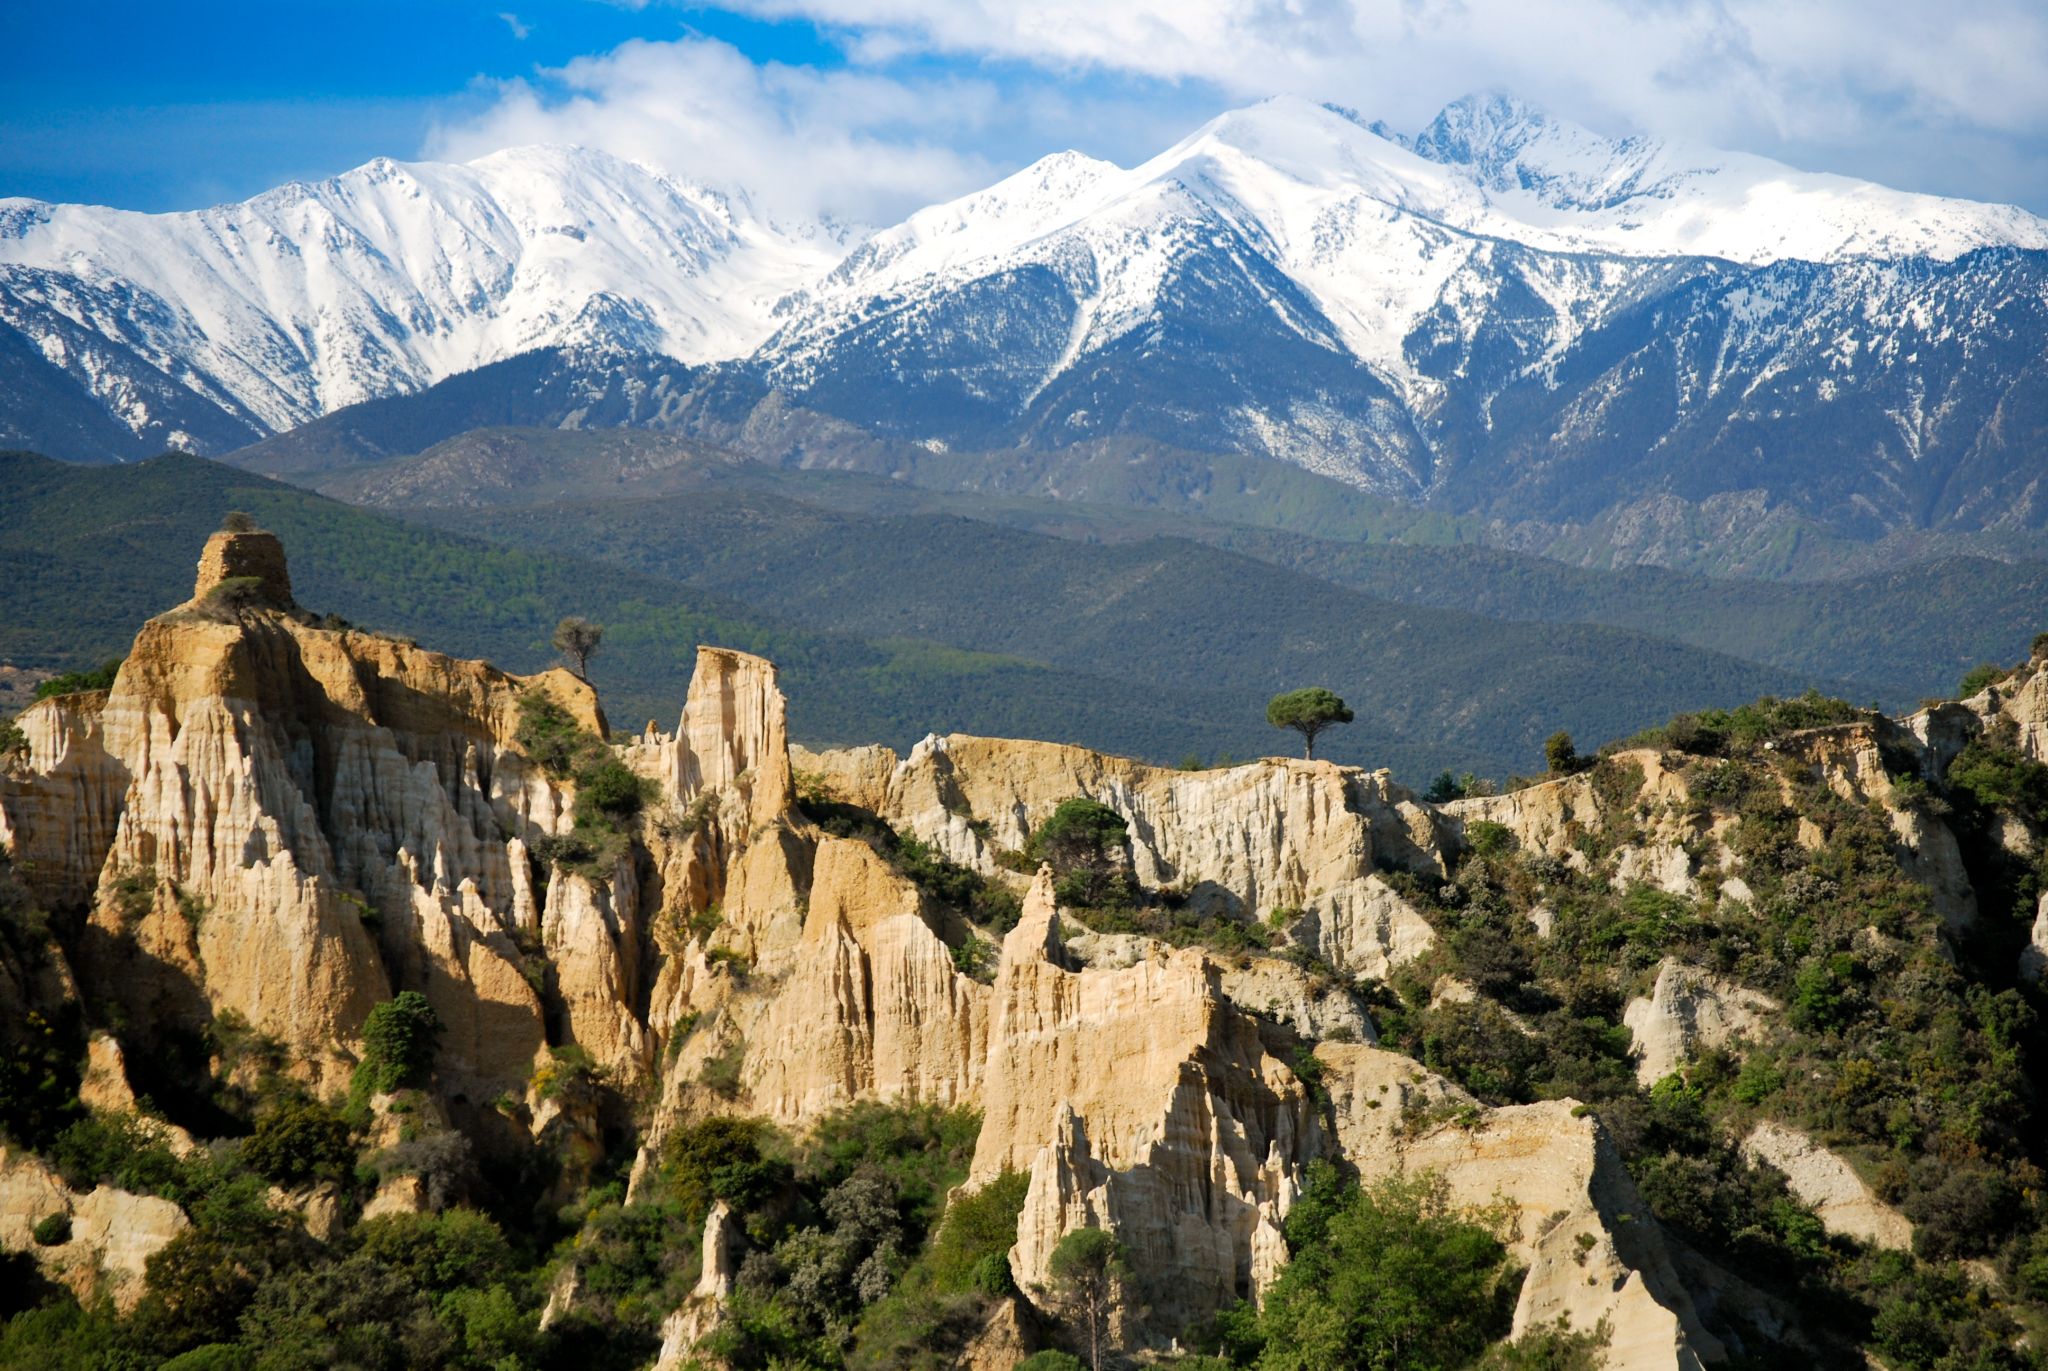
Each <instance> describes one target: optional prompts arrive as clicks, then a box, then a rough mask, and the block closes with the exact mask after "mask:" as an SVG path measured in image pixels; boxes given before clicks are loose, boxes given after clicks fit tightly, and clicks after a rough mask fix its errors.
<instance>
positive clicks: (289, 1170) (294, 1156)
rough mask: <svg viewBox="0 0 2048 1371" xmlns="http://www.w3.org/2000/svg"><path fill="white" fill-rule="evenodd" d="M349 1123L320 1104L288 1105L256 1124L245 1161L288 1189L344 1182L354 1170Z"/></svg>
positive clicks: (299, 1102) (245, 1146)
mask: <svg viewBox="0 0 2048 1371" xmlns="http://www.w3.org/2000/svg"><path fill="white" fill-rule="evenodd" d="M355 1156H356V1150H355V1138H354V1136H353V1134H352V1132H351V1130H350V1129H349V1126H348V1120H347V1119H345V1118H343V1117H342V1116H341V1114H340V1113H339V1112H338V1111H336V1110H333V1109H330V1108H328V1107H327V1106H326V1105H324V1104H322V1103H320V1102H319V1101H318V1100H312V1099H288V1100H285V1101H284V1102H282V1103H281V1104H279V1105H278V1106H277V1107H276V1108H274V1109H272V1110H271V1111H270V1112H269V1113H267V1114H265V1115H264V1116H263V1117H262V1118H260V1119H258V1120H257V1121H256V1131H255V1132H254V1133H253V1134H251V1135H250V1136H249V1138H248V1139H247V1140H246V1141H245V1142H243V1144H242V1161H243V1163H244V1164H245V1165H247V1166H248V1167H249V1168H250V1169H251V1170H253V1171H255V1172H256V1173H257V1174H258V1175H261V1176H264V1177H266V1178H268V1179H270V1180H273V1181H276V1182H277V1183H278V1184H279V1185H282V1186H285V1187H287V1188H292V1187H297V1186H302V1185H309V1184H311V1183H313V1182H314V1181H322V1180H340V1179H342V1178H343V1177H345V1176H347V1175H348V1173H349V1172H350V1170H351V1169H353V1167H354V1165H355Z"/></svg>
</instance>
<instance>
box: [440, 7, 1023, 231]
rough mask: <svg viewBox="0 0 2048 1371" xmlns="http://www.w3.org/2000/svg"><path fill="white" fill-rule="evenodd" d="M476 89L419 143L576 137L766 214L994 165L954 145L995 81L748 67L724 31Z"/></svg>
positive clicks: (850, 202)
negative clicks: (475, 106)
mask: <svg viewBox="0 0 2048 1371" xmlns="http://www.w3.org/2000/svg"><path fill="white" fill-rule="evenodd" d="M487 94H488V95H489V97H490V98H489V100H488V103H487V104H486V106H485V107H484V108H483V109H482V110H481V111H480V112H477V113H472V114H470V115H467V116H465V117H460V118H456V119H453V120H451V121H449V122H444V123H442V124H440V125H438V126H437V127H436V128H435V129H434V130H433V132H432V134H431V135H430V137H429V139H428V143H427V149H426V151H427V155H429V156H432V157H437V158H446V159H451V160H463V159H467V158H471V157H477V156H481V155H483V154H484V153H487V152H493V151H496V150H497V149H499V148H504V147H514V146H518V145H521V144H528V143H580V144H584V145H588V146H594V147H602V148H604V149H606V150H607V151H609V152H613V153H616V154H618V155H620V156H623V157H629V158H633V159H635V160H638V161H643V162H646V163H648V164H650V165H653V166H657V167H661V168H663V169H664V170H667V171H671V172H674V173H676V174H679V175H682V176H686V177H690V178H692V179H695V180H698V181H702V182H706V183H709V184H712V185H717V186H724V187H739V188H744V189H746V190H747V191H749V192H750V193H752V194H754V195H755V196H756V197H757V199H759V200H760V201H761V202H763V203H764V204H765V205H766V206H767V207H768V208H769V209H771V210H772V211H774V212H777V213H786V214H816V213H820V212H826V213H832V214H836V215H838V216H840V217H843V218H848V219H853V220H857V221H862V222H867V223H889V222H892V221H894V220H895V219H897V218H899V217H901V216H902V215H903V214H905V213H907V212H909V211H910V210H911V209H915V208H917V207H919V206H921V205H924V204H927V203H929V202H930V201H931V200H932V199H933V198H935V197H940V196H947V195H953V194H958V193H960V192H963V191H966V190H969V189H972V188H974V187H975V186H978V185H982V184H985V183H986V182H987V181H988V180H990V179H991V178H992V177H994V176H995V175H997V174H999V172H998V170H997V169H996V168H995V167H993V166H992V165H991V164H990V163H989V162H988V161H987V160H985V159H984V158H982V157H981V156H979V155H978V154H976V153H974V152H971V151H962V150H961V148H962V147H963V146H964V145H965V144H967V143H970V142H971V140H972V139H973V137H974V134H975V131H976V130H977V129H979V128H983V127H985V126H986V125H987V124H988V123H989V121H991V120H992V119H994V118H996V117H997V115H998V113H999V111H1000V108H1001V105H1000V100H999V98H998V95H997V91H996V89H995V87H994V86H993V85H991V84H989V83H987V82H984V81H978V80H971V79H956V78H950V77H943V76H939V77H930V78H926V79H924V80H922V81H920V82H918V83H917V84H916V85H914V86H913V85H911V84H908V83H906V82H904V81H901V80H897V79H893V78H891V77H887V76H883V75H879V74H875V73H871V72H865V71H856V70H833V71H827V70H820V69H818V68H813V67H802V66H787V65H782V64H777V63H769V64H766V65H758V66H757V65H756V64H755V63H753V62H752V61H750V60H748V58H747V57H746V56H745V55H743V54H742V53H740V52H739V51H737V50H736V49H734V48H732V47H731V46H729V45H727V44H725V43H720V42H715V41H712V40H710V39H705V38H696V37H691V38H683V39H678V40H676V41H673V42H646V41H637V40H636V41H634V42H630V43H627V44H625V45H623V46H621V47H619V48H617V49H615V50H613V51H611V52H609V53H606V54H603V55H601V56H595V57H581V58H578V59H576V60H575V61H573V62H571V63H569V64H568V65H567V66H566V67H563V68H561V69H559V70H555V71H549V72H545V73H542V74H541V76H539V77H538V78H536V79H535V80H531V81H528V80H515V81H507V82H499V83H494V84H492V85H491V86H489V87H488V88H487Z"/></svg>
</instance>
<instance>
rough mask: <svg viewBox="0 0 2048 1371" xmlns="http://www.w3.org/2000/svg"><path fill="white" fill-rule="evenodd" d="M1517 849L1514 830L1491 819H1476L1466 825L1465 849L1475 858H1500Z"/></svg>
mask: <svg viewBox="0 0 2048 1371" xmlns="http://www.w3.org/2000/svg"><path fill="white" fill-rule="evenodd" d="M1515 847H1516V842H1515V833H1514V830H1513V829H1511V828H1509V827H1508V826H1507V825H1506V824H1497V823H1494V822H1493V821H1492V820H1490V819H1475V820H1473V821H1472V822H1471V823H1469V824H1466V825H1465V848H1466V850H1467V851H1469V852H1470V853H1472V855H1473V856H1475V857H1499V856H1503V855H1505V854H1506V853H1509V852H1513V851H1514V850H1515Z"/></svg>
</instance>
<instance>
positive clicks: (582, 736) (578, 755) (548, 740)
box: [512, 690, 605, 780]
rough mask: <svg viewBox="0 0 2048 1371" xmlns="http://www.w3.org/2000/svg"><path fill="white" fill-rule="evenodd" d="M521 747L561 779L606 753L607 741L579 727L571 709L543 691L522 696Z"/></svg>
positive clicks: (517, 737)
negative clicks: (559, 703)
mask: <svg viewBox="0 0 2048 1371" xmlns="http://www.w3.org/2000/svg"><path fill="white" fill-rule="evenodd" d="M512 741H513V742H514V743H516V744H518V746H519V750H520V751H521V752H524V753H525V754H526V755H527V756H529V757H531V758H532V759H533V760H534V761H536V762H538V763H539V764H540V767H541V769H542V770H543V771H545V772H547V773H548V775H550V776H553V777H555V778H557V779H558V780H567V779H568V778H570V777H572V776H574V775H575V774H576V772H577V771H579V770H580V769H581V768H583V767H585V766H588V765H590V764H591V763H592V762H593V761H596V760H598V759H600V758H601V757H602V756H603V755H604V751H605V749H604V743H603V740H601V739H599V738H597V737H595V736H593V735H592V734H590V733H588V732H586V731H585V730H584V729H582V728H581V727H579V726H578V725H577V723H576V720H575V719H574V718H573V717H572V716H571V715H570V713H569V711H568V710H566V709H564V708H562V707H561V706H560V705H558V704H556V703H555V702H554V700H552V699H551V698H549V696H548V695H547V694H546V693H545V692H543V691H540V690H529V691H527V692H526V693H525V694H523V695H521V696H520V697H519V726H518V728H517V729H516V730H515V731H514V732H513V734H512Z"/></svg>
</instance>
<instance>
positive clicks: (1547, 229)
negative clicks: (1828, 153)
mask: <svg viewBox="0 0 2048 1371" xmlns="http://www.w3.org/2000/svg"><path fill="white" fill-rule="evenodd" d="M1409 145H1410V146H1412V147H1413V148H1414V150H1415V152H1416V153H1417V154H1418V155H1419V156H1422V157H1426V158H1428V159H1429V160H1430V161H1432V162H1437V163H1440V164H1442V165H1444V166H1446V167H1451V168H1454V169H1456V170H1457V171H1459V172H1460V173H1462V174H1463V175H1465V176H1467V177H1468V178H1470V179H1471V181H1472V182H1473V183H1474V184H1475V185H1477V186H1478V187H1479V188H1480V189H1481V190H1482V191H1484V192H1485V194H1486V196H1487V199H1488V202H1489V204H1490V205H1491V206H1492V208H1493V209H1494V210H1495V211H1497V212H1498V213H1500V214H1502V215H1504V216H1505V217H1507V218H1508V219H1511V220H1513V221H1515V222H1516V224H1518V225H1519V226H1520V227H1518V228H1511V229H1509V230H1507V232H1508V236H1512V237H1515V238H1517V239H1518V240H1519V241H1522V242H1527V243H1530V244H1531V245H1534V246H1546V247H1556V248H1566V249H1578V250H1590V251H1602V252H1619V253H1628V254H1632V255H1655V254H1669V255H1697V256H1712V257H1725V258H1730V259H1733V260H1735V261H1740V262H1745V263H1751V264H1760V263H1764V262H1771V261H1778V260H1782V259H1785V258H1799V259H1803V260H1808V261H1841V260H1844V259H1847V258H1856V257H1910V256H1927V257H1935V258H1940V259H1943V260H1948V259H1952V258H1955V257H1958V256H1960V255H1962V254H1963V253H1965V252H1969V251H1971V250H1973V249H1975V248H1979V247H1987V246H1996V245H2009V246H2017V247H2028V248H2042V247H2048V222H2044V221H2043V220H2041V219H2039V218H2036V217H2035V216H2033V215H2031V214H2028V213H2026V212H2025V211H2023V210H2020V209H2017V208H2015V207H2013V206H2011V205H1993V204H1982V203H1979V202H1976V201H1970V200H1951V199H1943V198H1941V197H1939V196H1932V195H1916V194H1912V193H1909V192H1905V191H1896V190H1890V189H1888V188H1886V187H1884V186H1880V185H1876V184H1874V183H1872V182H1868V181H1858V180H1855V179H1853V178H1851V177H1846V176H1833V175H1825V174H1819V173H1812V172H1802V171H1798V170H1795V169H1794V168H1792V167H1789V166H1786V165H1785V164H1783V163H1781V162H1774V161H1772V160H1770V159H1769V158H1766V157H1757V156H1753V155H1751V154H1747V153H1736V152H1725V151H1721V150H1719V149H1714V148H1701V147H1692V146H1688V145H1685V144H1681V143H1674V142H1668V141H1665V140H1662V139H1658V138H1651V137H1646V136H1641V135H1638V136H1633V137H1626V138H1608V137H1605V136H1603V135H1601V134H1598V133H1595V132H1593V131H1591V130H1589V129H1586V128H1583V127H1581V126H1579V125H1577V124H1574V123H1572V122H1570V121H1569V120H1564V119H1559V118H1556V117H1555V116H1552V115H1550V114H1548V113H1546V112H1545V111H1543V110H1541V109H1539V108H1537V107H1536V106H1534V105H1532V104H1529V103H1528V102H1526V101H1523V100H1519V99H1517V98H1515V97H1514V96H1511V95H1507V94H1503V93H1499V92H1492V93H1486V94H1474V95H1467V96H1465V97H1464V98H1462V99H1460V100H1456V101H1453V102H1452V103H1451V104H1449V105H1447V106H1445V107H1444V109H1443V111H1442V112H1441V113H1439V114H1438V115H1437V117H1436V118H1435V119H1434V120H1433V121H1431V123H1430V124H1429V126H1428V127H1427V128H1425V129H1424V130H1423V131H1422V132H1421V133H1419V134H1417V135H1416V136H1415V138H1414V139H1413V140H1412V142H1411V143H1410V144H1409Z"/></svg>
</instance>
